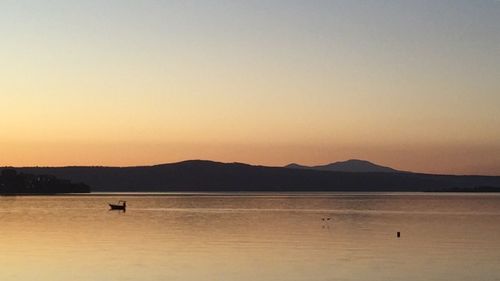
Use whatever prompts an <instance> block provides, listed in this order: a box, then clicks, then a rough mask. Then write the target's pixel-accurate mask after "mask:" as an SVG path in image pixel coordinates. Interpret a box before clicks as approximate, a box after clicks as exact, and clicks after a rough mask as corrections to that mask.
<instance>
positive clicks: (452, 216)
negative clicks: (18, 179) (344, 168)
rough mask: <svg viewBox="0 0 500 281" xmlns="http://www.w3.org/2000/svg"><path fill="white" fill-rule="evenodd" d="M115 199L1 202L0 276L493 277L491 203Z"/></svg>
mask: <svg viewBox="0 0 500 281" xmlns="http://www.w3.org/2000/svg"><path fill="white" fill-rule="evenodd" d="M119 199H124V198H123V196H122V197H120V196H53V197H1V198H0V221H1V223H2V225H1V227H0V252H1V254H0V264H1V269H0V280H23V281H24V280H47V281H48V280H51V281H52V280H146V281H148V280H249V281H250V280H273V281H274V280H380V281H382V280H383V281H386V280H500V268H498V264H500V237H499V236H498V233H500V196H496V195H479V196H478V195H460V196H459V195H432V194H425V195H422V194H420V195H417V194H408V195H402V194H373V195H368V194H330V195H327V194H324V195H322V196H310V195H301V196H284V195H276V194H275V195H272V196H127V197H126V200H127V201H128V205H129V208H128V209H127V212H125V213H122V212H119V211H118V212H117V211H108V209H107V202H113V201H118V200H119ZM327 217H329V218H331V219H330V220H324V221H323V220H322V218H327ZM397 231H401V233H402V237H401V238H399V239H397V238H396V232H397Z"/></svg>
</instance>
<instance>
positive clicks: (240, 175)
mask: <svg viewBox="0 0 500 281" xmlns="http://www.w3.org/2000/svg"><path fill="white" fill-rule="evenodd" d="M17 170H18V171H20V172H23V173H32V174H49V175H54V176H57V177H61V178H65V179H68V180H71V181H74V182H84V183H86V184H88V185H89V186H91V188H92V191H135V192H145V191H151V192H161V191H181V192H182V191H196V192H212V191H303V192H307V191H428V190H434V191H439V190H449V189H453V188H461V189H463V188H477V187H500V177H491V176H452V175H430V174H418V173H399V172H394V173H388V172H356V173H353V172H336V171H323V170H314V169H291V168H285V167H266V166H252V165H247V164H242V163H219V162H212V161H201V160H191V161H184V162H179V163H172V164H163V165H155V166H140V167H122V168H118V167H61V168H50V167H31V168H17Z"/></svg>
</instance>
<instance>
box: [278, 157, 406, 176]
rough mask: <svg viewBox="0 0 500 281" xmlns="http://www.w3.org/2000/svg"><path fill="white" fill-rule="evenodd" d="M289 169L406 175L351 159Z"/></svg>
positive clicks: (297, 165) (294, 165)
mask: <svg viewBox="0 0 500 281" xmlns="http://www.w3.org/2000/svg"><path fill="white" fill-rule="evenodd" d="M285 167H286V168H290V169H310V170H321V171H334V172H356V173H369V172H375V173H407V172H405V171H398V170H395V169H393V168H389V167H385V166H381V165H377V164H374V163H372V162H369V161H365V160H358V159H351V160H347V161H342V162H335V163H331V164H327V165H320V166H303V165H299V164H295V163H293V164H290V165H287V166H285Z"/></svg>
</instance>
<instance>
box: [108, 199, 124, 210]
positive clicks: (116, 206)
mask: <svg viewBox="0 0 500 281" xmlns="http://www.w3.org/2000/svg"><path fill="white" fill-rule="evenodd" d="M108 205H109V207H110V208H111V210H123V211H125V209H127V201H123V200H120V201H118V204H111V203H108Z"/></svg>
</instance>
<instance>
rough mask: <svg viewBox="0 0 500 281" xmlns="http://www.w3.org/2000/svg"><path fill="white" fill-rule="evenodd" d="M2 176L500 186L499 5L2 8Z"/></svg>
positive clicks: (62, 4) (64, 2)
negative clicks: (334, 174) (330, 176)
mask: <svg viewBox="0 0 500 281" xmlns="http://www.w3.org/2000/svg"><path fill="white" fill-rule="evenodd" d="M0 38H1V41H0V165H1V166H66V165H112V166H131V165H148V164H158V163H166V162H175V161H181V160H187V159H210V160H216V161H223V162H246V163H250V164H261V165H272V166H281V165H286V164H288V163H291V162H296V163H301V164H309V165H313V164H324V163H329V162H334V161H339V160H346V159H351V158H358V159H366V160H370V161H373V162H376V163H380V164H384V165H389V166H392V167H394V168H398V169H403V170H411V171H419V172H430V173H453V174H485V175H500V113H499V112H500V111H499V108H500V79H499V78H500V1H496V0H489V1H488V0H484V1H483V0H477V1H461V0H439V1H436V0H432V1H427V0H419V1H405V0H398V1H382V0H380V1H375V0H373V1H370V0H366V1H334V0H329V1H323V0H316V1H309V0H301V1H299V0H287V1H277V0H265V1H264V0H261V1H254V0H246V1H239V0H227V1H226V0H213V1H201V0H199V1H190V0H182V1H148V0H143V1H131V0H130V1H129V0H106V1H102V0H99V1H96V0H86V1H72V0H60V1H59V0H54V1H48V0H47V1H23V0H16V1H14V0H12V1H11V0H5V1H1V2H0Z"/></svg>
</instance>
